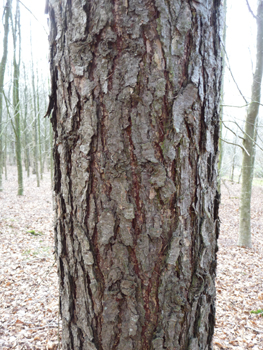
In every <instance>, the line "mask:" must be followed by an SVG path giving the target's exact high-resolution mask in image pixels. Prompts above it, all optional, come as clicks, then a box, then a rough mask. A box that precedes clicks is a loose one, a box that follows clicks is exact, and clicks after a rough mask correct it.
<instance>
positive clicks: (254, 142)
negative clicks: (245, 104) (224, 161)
mask: <svg viewBox="0 0 263 350" xmlns="http://www.w3.org/2000/svg"><path fill="white" fill-rule="evenodd" d="M222 123H223V124H224V126H225V128H227V129H228V130H230V131H231V132H232V133H233V134H234V135H236V136H238V135H237V134H235V133H234V131H233V130H231V129H230V128H228V127H227V126H226V125H225V122H223V121H222ZM228 123H234V124H236V126H237V127H238V128H239V129H240V130H241V131H242V133H243V134H245V135H246V136H247V137H248V138H249V139H250V140H251V141H252V142H253V144H254V145H256V146H258V148H259V149H261V151H263V148H262V147H260V146H259V144H258V143H257V142H256V141H255V140H254V139H253V137H251V136H249V135H248V134H247V133H246V132H245V131H244V130H243V129H242V128H241V126H240V125H238V123H237V122H236V121H232V120H229V121H228ZM238 137H239V138H241V139H242V140H244V139H243V138H242V137H241V136H238ZM259 139H260V137H259ZM260 140H261V139H260Z"/></svg>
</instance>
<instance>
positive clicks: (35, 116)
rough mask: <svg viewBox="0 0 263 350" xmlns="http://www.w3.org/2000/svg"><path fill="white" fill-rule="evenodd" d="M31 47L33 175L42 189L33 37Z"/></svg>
mask: <svg viewBox="0 0 263 350" xmlns="http://www.w3.org/2000/svg"><path fill="white" fill-rule="evenodd" d="M30 46H31V62H32V90H33V91H32V92H33V96H32V99H33V107H34V108H33V120H34V122H33V134H34V165H33V168H34V169H33V174H36V178H37V187H40V176H39V168H38V160H39V154H38V153H39V152H38V147H39V144H38V112H37V102H36V87H35V72H34V60H33V48H32V46H33V45H32V37H30Z"/></svg>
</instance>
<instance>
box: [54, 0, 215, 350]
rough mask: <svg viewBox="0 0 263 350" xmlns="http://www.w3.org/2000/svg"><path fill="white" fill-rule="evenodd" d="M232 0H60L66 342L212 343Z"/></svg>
mask: <svg viewBox="0 0 263 350" xmlns="http://www.w3.org/2000/svg"><path fill="white" fill-rule="evenodd" d="M219 11H220V1H216V0H214V1H212V0H208V1H199V2H197V1H191V0H190V1H180V0H172V1H164V0H148V1H141V0H129V1H128V0H113V1H110V0H94V1H85V0H82V1H81V0H74V1H66V0H62V1H58V0H53V1H49V15H50V22H51V32H50V50H51V58H50V60H51V61H50V62H51V78H52V94H51V96H50V105H49V112H50V111H51V110H52V109H53V112H52V118H51V120H52V124H53V129H54V137H55V144H54V163H55V174H54V190H55V202H56V223H55V242H56V248H57V259H58V272H59V277H60V294H61V300H60V307H61V315H62V320H63V347H64V349H88V350H95V349H96V350H102V349H103V350H109V349H118V350H121V349H123V350H124V349H125V350H142V349H143V350H147V349H152V350H161V349H169V350H172V349H176V350H179V349H191V350H197V349H212V345H211V342H212V336H213V330H214V319H215V308H214V299H215V268H216V250H217V243H216V239H217V234H218V206H219V201H218V199H219V198H218V195H217V191H216V188H217V152H218V133H219V117H218V105H219V99H220V79H221V60H220V46H219Z"/></svg>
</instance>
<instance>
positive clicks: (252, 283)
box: [214, 180, 263, 350]
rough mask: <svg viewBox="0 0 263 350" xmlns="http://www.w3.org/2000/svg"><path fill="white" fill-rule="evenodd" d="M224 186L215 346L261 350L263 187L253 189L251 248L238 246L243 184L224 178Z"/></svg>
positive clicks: (239, 349) (262, 329)
mask: <svg viewBox="0 0 263 350" xmlns="http://www.w3.org/2000/svg"><path fill="white" fill-rule="evenodd" d="M221 188H222V193H221V205H220V221H221V226H220V236H219V241H218V246H219V251H218V253H217V261H218V262H217V279H216V290H217V300H216V326H215V334H214V350H218V349H224V350H228V349H236V350H247V349H253V350H262V349H263V317H262V316H261V314H260V313H257V311H259V310H262V309H263V235H262V231H263V188H262V187H253V192H252V200H251V233H252V245H253V246H252V248H242V247H238V246H237V241H238V228H239V201H240V185H239V184H234V183H233V184H232V183H231V182H230V181H225V180H224V181H223V183H222V186H221ZM251 311H252V312H251ZM253 311H254V312H256V313H253Z"/></svg>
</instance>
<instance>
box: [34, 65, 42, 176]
mask: <svg viewBox="0 0 263 350" xmlns="http://www.w3.org/2000/svg"><path fill="white" fill-rule="evenodd" d="M35 94H36V96H35V98H36V106H37V130H38V154H39V157H38V158H39V165H40V178H41V180H42V179H43V154H42V138H41V123H40V103H39V76H38V70H37V84H36V91H35Z"/></svg>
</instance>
